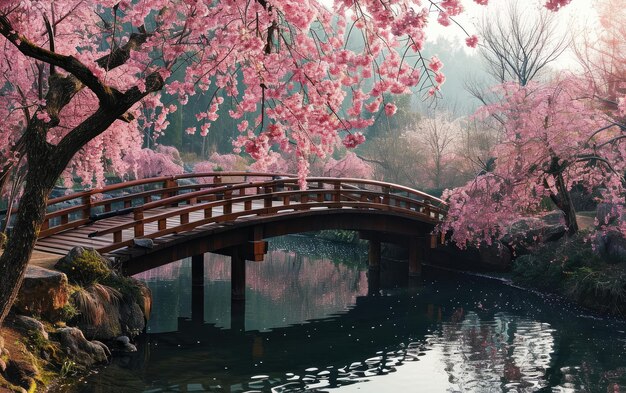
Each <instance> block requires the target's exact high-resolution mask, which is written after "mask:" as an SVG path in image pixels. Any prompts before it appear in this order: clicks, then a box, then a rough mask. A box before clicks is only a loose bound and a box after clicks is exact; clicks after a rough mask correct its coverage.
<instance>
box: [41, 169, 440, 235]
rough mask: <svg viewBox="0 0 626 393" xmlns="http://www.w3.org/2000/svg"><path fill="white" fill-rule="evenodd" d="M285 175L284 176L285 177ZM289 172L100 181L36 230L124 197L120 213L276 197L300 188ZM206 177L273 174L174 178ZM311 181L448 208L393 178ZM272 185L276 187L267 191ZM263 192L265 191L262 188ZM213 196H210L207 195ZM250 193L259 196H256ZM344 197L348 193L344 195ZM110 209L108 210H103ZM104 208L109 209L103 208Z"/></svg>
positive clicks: (46, 230) (64, 224) (83, 219)
mask: <svg viewBox="0 0 626 393" xmlns="http://www.w3.org/2000/svg"><path fill="white" fill-rule="evenodd" d="M285 176H286V177H285ZM290 176H291V175H286V174H279V173H269V174H268V173H262V172H206V173H190V174H183V175H178V176H165V177H158V178H150V179H141V180H134V181H130V182H125V183H118V184H114V185H110V186H107V187H103V188H100V189H94V190H90V191H86V192H80V193H75V194H71V195H67V196H63V197H60V198H55V199H52V200H50V202H49V205H52V204H55V203H60V202H63V201H67V200H71V199H77V198H81V199H82V203H80V204H78V205H76V206H71V207H68V208H65V209H60V210H57V211H53V212H50V213H48V214H47V215H46V220H45V222H44V224H45V225H44V226H43V228H42V232H41V233H40V237H45V236H49V235H52V234H54V233H58V232H61V231H64V230H67V229H72V228H75V227H78V226H82V225H85V224H86V223H88V222H90V221H93V220H95V219H97V217H94V216H92V215H91V209H92V208H94V207H98V206H103V205H104V206H105V213H103V214H105V215H106V216H109V215H115V212H112V213H111V211H110V208H111V205H112V204H113V203H116V202H122V201H123V202H124V203H125V205H124V208H123V209H122V210H120V213H130V212H133V213H134V214H139V212H143V211H148V210H151V209H154V208H158V207H164V206H172V205H177V204H179V203H182V202H185V203H187V204H193V203H195V201H194V199H196V200H197V199H204V200H205V201H207V200H217V199H223V200H231V201H232V200H233V196H235V194H236V193H239V196H245V195H246V194H247V190H248V189H253V190H254V192H255V193H257V194H258V193H260V192H261V191H262V190H263V192H265V191H267V190H270V193H269V195H273V196H274V197H278V196H279V195H278V192H276V190H279V189H285V188H287V189H289V188H291V190H292V191H293V190H296V189H299V185H298V179H297V178H295V177H290ZM206 177H214V181H215V179H216V178H220V179H221V178H227V177H243V178H244V179H245V178H259V177H260V178H271V179H272V180H266V181H254V182H248V183H243V182H241V183H215V182H214V183H208V184H207V183H199V184H193V185H178V183H177V182H176V180H178V179H185V178H206ZM307 181H308V183H309V187H310V188H309V190H301V191H302V192H303V193H307V192H309V193H312V192H314V191H315V186H317V187H319V188H322V189H323V188H324V187H331V188H332V189H337V188H339V189H341V190H342V191H344V192H358V193H359V194H360V195H365V194H366V193H368V192H369V193H370V194H368V195H369V196H372V195H373V194H371V193H372V192H374V191H372V190H368V189H367V188H366V187H371V186H374V187H377V188H379V189H380V190H381V191H380V192H379V193H378V194H376V195H377V196H378V197H380V198H381V199H382V200H384V199H385V198H388V197H389V196H393V198H394V199H395V200H396V202H397V203H398V201H400V195H398V194H399V193H405V194H406V195H407V196H406V198H407V200H402V201H403V202H404V203H420V204H424V205H428V210H430V211H432V212H433V213H438V214H445V211H446V206H447V205H446V203H445V202H444V201H442V200H441V199H439V198H436V197H433V196H431V195H428V194H426V193H423V192H421V191H418V190H414V189H411V188H409V187H404V186H400V185H396V184H392V183H387V182H381V181H377V180H365V179H355V178H326V177H312V178H308V179H307ZM159 183H161V184H162V185H163V187H162V188H159V189H155V190H148V191H141V192H136V193H130V194H127V195H124V196H121V197H117V198H109V199H100V200H95V201H94V200H92V196H93V195H96V194H103V193H106V192H111V191H115V190H119V189H124V188H130V187H135V186H138V185H146V184H159ZM197 188H200V189H199V190H197V191H190V192H186V193H184V194H179V192H180V191H187V190H190V189H197ZM271 191H274V192H271ZM155 194H160V195H161V199H159V200H156V201H152V196H153V195H155ZM263 195H265V198H268V197H269V196H268V195H267V194H266V193H264V194H263ZM138 198H143V204H141V205H139V206H135V207H132V206H131V205H132V201H133V200H136V199H138ZM211 198H213V199H211ZM254 198H258V195H257V196H254V197H253V199H254ZM346 199H347V200H348V201H349V200H350V199H349V198H346ZM107 209H108V210H107ZM80 211H82V212H83V214H82V215H81V216H80V217H78V218H77V219H75V220H73V221H70V220H69V215H70V214H71V213H75V212H80ZM107 212H109V213H111V214H106V213H107ZM58 217H60V218H61V223H60V225H57V226H54V227H52V228H50V227H49V223H50V220H52V219H54V218H58Z"/></svg>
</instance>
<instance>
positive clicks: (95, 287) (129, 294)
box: [55, 247, 152, 341]
mask: <svg viewBox="0 0 626 393" xmlns="http://www.w3.org/2000/svg"><path fill="white" fill-rule="evenodd" d="M111 266H112V264H111V261H109V260H108V259H107V258H105V257H103V256H102V255H100V254H99V253H98V252H97V251H95V250H94V249H90V248H83V247H75V248H74V249H72V250H71V251H70V252H69V253H68V254H67V256H65V257H64V258H63V259H61V260H60V261H59V262H58V263H57V265H56V266H55V267H56V268H58V269H60V270H62V271H64V272H66V274H67V276H68V279H69V281H70V282H73V283H75V284H78V285H80V287H79V288H78V289H77V290H76V291H75V292H74V293H73V294H72V304H73V305H74V306H75V307H76V309H77V310H78V316H77V318H76V319H75V320H74V322H75V323H76V325H77V326H78V327H79V328H80V329H81V330H82V331H83V332H84V334H85V336H86V337H88V338H89V339H96V340H102V341H109V340H112V339H115V338H116V337H118V336H120V335H126V336H129V337H135V336H137V335H138V334H139V333H141V332H142V331H143V330H144V328H145V324H146V320H147V319H148V316H149V314H150V309H151V307H152V296H151V293H150V290H149V289H148V288H147V287H146V286H145V285H144V284H142V283H141V282H139V281H137V280H135V279H133V278H130V277H124V276H122V275H120V274H118V273H117V272H116V271H115V270H114V269H113V268H112V267H111Z"/></svg>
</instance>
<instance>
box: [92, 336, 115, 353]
mask: <svg viewBox="0 0 626 393" xmlns="http://www.w3.org/2000/svg"><path fill="white" fill-rule="evenodd" d="M91 342H92V343H94V344H96V345H99V346H100V347H101V348H102V349H103V350H104V353H105V354H106V355H107V357H111V350H110V349H109V347H107V346H106V344H104V343H103V342H102V341H98V340H91Z"/></svg>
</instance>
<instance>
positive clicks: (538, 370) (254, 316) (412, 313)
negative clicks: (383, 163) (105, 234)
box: [76, 238, 626, 393]
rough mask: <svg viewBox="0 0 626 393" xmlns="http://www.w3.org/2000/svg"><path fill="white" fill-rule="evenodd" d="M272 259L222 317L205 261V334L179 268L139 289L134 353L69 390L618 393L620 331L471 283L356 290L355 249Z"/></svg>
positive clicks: (398, 272) (387, 277)
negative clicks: (145, 290)
mask: <svg viewBox="0 0 626 393" xmlns="http://www.w3.org/2000/svg"><path fill="white" fill-rule="evenodd" d="M272 248H274V250H272V251H270V252H269V254H268V255H267V258H266V261H265V262H260V263H259V262H256V263H255V262H248V265H247V275H248V277H247V291H246V299H247V300H246V302H245V306H243V307H242V306H237V305H236V304H235V305H234V306H231V302H230V281H229V280H230V262H229V259H228V258H226V257H220V256H217V255H208V256H207V257H206V259H205V287H204V291H205V293H204V299H205V300H204V318H203V320H204V323H203V321H202V319H201V318H196V320H193V319H191V318H190V317H191V315H192V313H191V310H192V304H191V268H190V262H189V261H182V262H177V263H174V264H170V265H168V266H165V267H162V268H159V269H155V270H153V271H150V272H146V273H144V274H142V275H140V276H138V278H140V279H142V280H145V281H146V282H147V283H148V285H149V286H150V288H151V289H152V291H153V296H154V309H153V315H152V320H151V321H150V324H149V329H148V334H147V335H146V336H145V337H143V339H141V342H140V344H139V347H140V350H139V352H138V353H137V354H136V355H134V356H132V357H128V358H122V359H118V360H117V361H116V362H115V364H113V365H111V366H109V367H107V368H105V369H103V370H101V371H100V372H99V373H97V374H95V375H92V376H90V377H89V378H88V379H87V380H85V381H83V382H82V383H81V384H80V385H79V386H78V387H77V388H76V391H78V392H275V393H283V392H326V391H329V392H338V393H343V392H356V391H359V392H366V393H368V392H534V391H543V392H618V391H620V387H621V386H624V388H621V389H622V390H621V391H625V390H624V389H625V388H626V358H625V357H624V350H625V348H626V332H625V330H626V324H625V323H623V322H618V321H611V320H604V319H598V318H594V317H591V316H588V315H586V314H585V313H583V312H580V311H579V310H577V309H575V308H573V307H572V306H570V305H568V304H565V303H562V302H559V301H556V300H553V299H552V300H551V299H550V298H544V297H540V296H538V295H535V294H532V293H529V292H526V291H522V290H519V289H516V288H512V287H510V286H507V285H504V284H502V283H499V282H496V281H493V280H489V279H485V278H480V277H472V276H467V275H456V274H451V273H447V272H426V273H427V274H426V275H425V277H424V280H423V281H421V282H417V283H416V282H408V279H407V278H406V275H405V274H404V272H406V269H407V267H406V265H404V266H402V264H401V263H396V264H395V265H393V264H390V265H388V266H386V267H385V266H383V267H384V269H383V271H382V274H381V278H380V280H375V279H372V278H370V279H369V282H368V273H367V270H366V263H365V260H366V254H365V252H364V250H363V249H358V248H353V247H341V246H337V245H333V244H331V243H320V242H315V241H312V240H310V239H295V240H294V239H293V238H291V239H289V238H287V239H285V238H283V239H277V240H276V241H275V242H274V243H273V246H272ZM276 248H282V249H289V250H296V251H297V253H296V252H293V251H281V250H277V249H276ZM195 316H196V317H197V314H196V315H195Z"/></svg>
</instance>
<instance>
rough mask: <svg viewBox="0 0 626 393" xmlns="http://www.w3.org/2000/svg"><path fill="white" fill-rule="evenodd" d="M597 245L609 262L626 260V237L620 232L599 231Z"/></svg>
mask: <svg viewBox="0 0 626 393" xmlns="http://www.w3.org/2000/svg"><path fill="white" fill-rule="evenodd" d="M596 247H597V250H598V252H599V253H600V255H602V257H603V258H604V259H605V260H606V261H607V262H609V263H622V262H626V238H625V237H624V236H623V235H622V234H621V233H620V232H618V231H609V232H607V233H604V234H603V233H598V234H597V235H596Z"/></svg>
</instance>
